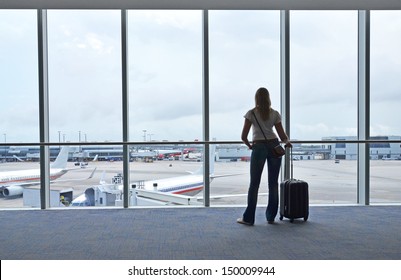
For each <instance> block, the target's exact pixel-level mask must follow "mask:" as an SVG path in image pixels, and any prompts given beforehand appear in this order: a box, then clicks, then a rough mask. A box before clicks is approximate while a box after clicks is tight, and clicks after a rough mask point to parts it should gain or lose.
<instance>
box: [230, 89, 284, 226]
mask: <svg viewBox="0 0 401 280" xmlns="http://www.w3.org/2000/svg"><path fill="white" fill-rule="evenodd" d="M244 117H245V122H244V127H243V129H242V134H241V139H242V141H243V142H244V143H245V145H247V146H248V147H249V149H251V150H252V154H251V167H250V177H251V178H250V185H249V190H248V206H247V208H246V210H245V212H244V214H243V216H242V218H239V219H237V222H238V223H240V224H244V225H248V226H251V225H253V224H254V222H255V211H256V204H257V199H258V191H259V185H260V180H261V176H262V173H263V168H264V165H265V162H266V161H267V172H268V187H269V198H268V205H267V209H266V220H267V222H268V223H269V224H273V223H274V219H275V217H276V215H277V211H278V177H279V173H280V167H281V156H276V155H275V154H274V147H276V146H277V145H279V140H278V138H277V136H276V134H275V132H274V131H273V127H274V128H275V129H276V132H277V134H278V136H279V137H280V139H281V141H282V142H284V143H285V146H286V147H292V145H291V142H290V141H289V139H288V136H287V134H286V133H285V131H284V128H283V125H282V123H281V115H280V113H279V112H277V111H276V110H274V109H272V108H271V100H270V94H269V91H268V90H267V89H266V88H263V87H262V88H259V89H258V90H257V91H256V94H255V108H253V109H251V110H249V111H248V112H247V113H246V114H245V116H244ZM251 127H252V144H251V143H250V142H249V141H248V134H249V131H250V129H251Z"/></svg>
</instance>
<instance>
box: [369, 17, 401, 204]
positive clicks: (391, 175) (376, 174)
mask: <svg viewBox="0 0 401 280" xmlns="http://www.w3.org/2000/svg"><path fill="white" fill-rule="evenodd" d="M400 16H401V12H400V11H371V36H370V38H371V48H370V51H371V53H370V57H371V71H370V82H371V87H370V95H371V96H370V101H371V102H370V134H371V135H372V137H371V139H373V140H398V141H399V140H401V127H400V125H399V120H398V118H397V117H395V115H394V112H398V111H399V108H400V106H401V99H400V91H401V81H400V79H399V76H400V74H401V70H400V67H399V66H400V64H401V55H400V51H399V50H400V48H401V41H400V40H399V38H400V35H401V21H400ZM370 159H371V160H370V201H371V203H373V204H374V203H399V202H401V189H400V187H399V169H400V165H401V161H400V159H401V149H400V145H399V143H383V142H381V143H372V144H371V145H370Z"/></svg>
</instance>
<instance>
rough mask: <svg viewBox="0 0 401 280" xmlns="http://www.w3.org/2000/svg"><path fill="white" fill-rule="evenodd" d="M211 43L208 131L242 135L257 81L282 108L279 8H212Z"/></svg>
mask: <svg viewBox="0 0 401 280" xmlns="http://www.w3.org/2000/svg"><path fill="white" fill-rule="evenodd" d="M209 48H210V49H209V61H210V62H209V68H210V136H211V138H215V139H216V140H220V141H222V140H240V136H241V130H242V125H243V122H244V115H245V113H246V112H247V111H248V110H249V109H251V108H253V107H254V106H255V102H254V96H255V92H256V90H257V89H258V88H259V87H266V88H267V89H268V90H269V92H270V95H271V100H272V107H273V108H274V109H276V110H278V111H280V12H279V11H210V13H209Z"/></svg>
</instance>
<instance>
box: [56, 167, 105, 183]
mask: <svg viewBox="0 0 401 280" xmlns="http://www.w3.org/2000/svg"><path fill="white" fill-rule="evenodd" d="M96 169H97V168H96V167H95V168H94V169H93V171H92V173H91V174H90V175H89V176H88V177H85V178H78V179H65V180H58V179H56V180H53V181H52V182H57V183H60V182H73V181H85V180H89V179H91V178H92V177H93V175H94V174H95V172H96Z"/></svg>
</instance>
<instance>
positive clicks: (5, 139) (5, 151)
mask: <svg viewBox="0 0 401 280" xmlns="http://www.w3.org/2000/svg"><path fill="white" fill-rule="evenodd" d="M3 135H4V144H6V143H7V134H6V133H4V134H3ZM6 153H7V149H6V146H5V145H4V162H6V161H7V155H6Z"/></svg>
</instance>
